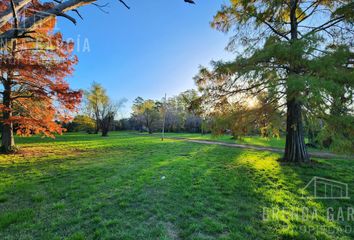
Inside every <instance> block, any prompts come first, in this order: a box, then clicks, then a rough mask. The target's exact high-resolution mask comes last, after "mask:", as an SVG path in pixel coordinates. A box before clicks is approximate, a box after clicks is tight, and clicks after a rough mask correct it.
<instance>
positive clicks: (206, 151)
mask: <svg viewBox="0 0 354 240" xmlns="http://www.w3.org/2000/svg"><path fill="white" fill-rule="evenodd" d="M19 142H21V143H20V145H21V147H23V149H27V150H31V149H34V151H37V150H38V149H41V154H40V155H35V156H34V155H30V154H29V155H21V154H20V155H12V156H4V155H2V156H0V170H1V171H0V178H1V181H0V239H117V238H119V239H277V238H278V239H301V240H302V239H316V238H317V239H351V238H353V233H345V232H343V231H339V230H342V229H344V228H345V227H346V226H347V225H348V222H337V221H333V222H330V221H328V220H327V218H326V217H325V216H326V215H325V209H326V208H328V207H333V208H335V209H337V208H338V207H341V206H343V207H349V206H352V205H353V200H345V201H344V202H341V201H336V200H332V201H329V202H326V201H317V200H307V199H301V195H302V194H301V193H302V192H301V189H302V188H303V187H304V186H305V185H306V183H307V182H308V181H309V180H311V178H312V177H313V176H314V175H317V176H322V177H331V178H333V179H339V180H341V181H343V182H347V183H350V182H354V177H353V174H352V172H353V170H354V169H353V165H352V164H351V162H350V161H349V160H346V161H345V160H335V162H333V161H332V160H318V162H317V163H316V165H315V166H292V165H284V164H281V163H279V162H278V161H277V158H278V157H279V155H277V154H275V153H269V152H259V151H258V152H255V151H250V150H241V149H233V148H227V147H220V146H214V145H202V144H194V143H187V142H183V141H177V140H165V141H163V142H162V141H161V140H160V139H159V138H151V137H150V136H137V135H133V134H130V133H112V134H111V136H110V137H109V138H101V137H99V136H97V135H86V134H68V135H64V136H59V137H57V139H55V140H52V139H40V138H36V137H35V138H21V139H19ZM65 152H66V153H65ZM351 194H352V193H351ZM351 196H352V199H353V197H354V196H353V194H352V195H351ZM304 207H306V208H309V209H314V208H316V209H318V211H319V213H318V215H319V217H318V218H317V219H305V220H303V219H302V218H299V219H297V218H293V217H291V216H292V215H294V214H300V213H301V211H302V210H303V208H304ZM264 208H266V210H273V209H280V210H282V211H281V212H280V213H276V214H275V215H272V214H270V213H269V212H268V211H266V219H264V218H263V217H264V216H263V215H264ZM28 209H31V211H29V210H28ZM289 216H290V217H289ZM321 226H325V227H327V228H328V229H319V227H321ZM349 226H351V227H354V226H353V222H349ZM300 227H304V228H306V229H310V231H304V230H303V229H301V228H300ZM311 229H314V230H311ZM332 229H336V230H338V231H334V232H333V231H331V230H332ZM5 237H6V238H5Z"/></svg>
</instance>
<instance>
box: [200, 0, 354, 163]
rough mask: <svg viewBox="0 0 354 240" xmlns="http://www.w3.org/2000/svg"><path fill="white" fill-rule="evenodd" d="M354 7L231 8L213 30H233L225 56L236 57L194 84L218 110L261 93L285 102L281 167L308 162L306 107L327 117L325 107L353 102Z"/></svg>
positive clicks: (274, 4) (297, 0) (280, 4)
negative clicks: (221, 105)
mask: <svg viewBox="0 0 354 240" xmlns="http://www.w3.org/2000/svg"><path fill="white" fill-rule="evenodd" d="M353 7H354V4H353V2H352V1H328V0H311V1H303V0H282V1H280V0H277V1H265V0H263V1H262V0H258V1H255V0H251V1H245V0H231V1H230V4H229V5H224V6H222V8H221V10H220V11H219V12H218V13H217V14H216V16H215V17H214V20H213V22H212V27H214V28H216V29H218V30H221V31H223V32H229V31H231V30H235V32H236V35H235V36H234V37H232V39H231V41H230V44H229V46H228V48H229V49H231V50H235V51H240V52H241V54H240V55H239V56H238V57H237V58H236V59H235V60H234V61H230V62H222V61H220V62H214V63H213V69H212V70H211V71H210V70H208V69H206V68H202V69H201V70H200V72H199V75H198V76H197V77H196V82H197V84H198V85H199V87H200V88H201V90H202V91H203V92H204V95H205V96H206V97H209V98H210V99H212V100H213V102H214V103H216V104H217V103H218V102H219V103H221V102H222V101H224V99H225V98H228V99H230V98H233V99H234V100H235V99H236V101H239V100H240V99H245V98H244V97H245V96H248V95H253V96H254V95H256V94H258V93H259V92H262V91H267V92H268V94H269V95H270V96H272V97H273V99H274V100H277V101H280V102H283V103H284V106H285V107H286V111H287V121H286V146H285V155H284V160H286V161H289V162H308V161H309V155H308V153H307V150H306V145H305V141H304V127H303V110H304V109H305V107H308V106H309V103H311V104H312V106H315V107H316V108H320V107H321V108H324V109H323V110H324V111H325V112H328V111H329V112H331V110H330V109H329V108H328V104H329V102H332V103H333V101H336V103H338V101H337V100H336V99H338V98H340V96H342V97H343V96H345V98H348V96H351V95H352V91H353V79H354V78H353V73H352V72H353V71H352V63H350V62H351V61H352V59H353V54H352V52H351V51H350V47H349V46H350V44H351V41H352V39H353V32H354V29H353V12H354V11H353ZM334 61H335V62H334ZM324 63H326V64H324ZM236 96H237V97H236ZM246 99H247V98H246ZM345 105H347V103H345ZM332 106H334V105H333V104H332ZM335 109H339V108H338V107H337V106H335ZM316 111H318V109H317V110H316ZM329 114H330V113H329ZM331 116H334V114H331Z"/></svg>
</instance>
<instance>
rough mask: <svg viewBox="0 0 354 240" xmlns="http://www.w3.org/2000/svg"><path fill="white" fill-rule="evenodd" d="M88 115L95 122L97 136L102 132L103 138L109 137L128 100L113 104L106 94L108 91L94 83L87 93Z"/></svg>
mask: <svg viewBox="0 0 354 240" xmlns="http://www.w3.org/2000/svg"><path fill="white" fill-rule="evenodd" d="M85 100H86V101H85V102H86V106H85V109H86V112H87V115H88V116H90V117H91V118H93V119H94V120H95V126H96V127H95V134H97V133H98V132H99V131H100V130H101V131H102V136H103V137H107V136H108V132H109V130H110V128H111V126H112V124H113V121H114V117H115V116H116V114H117V112H118V110H119V109H120V108H121V107H122V106H123V105H124V103H125V102H126V99H122V100H120V101H119V102H118V103H113V101H112V100H111V99H110V98H109V96H108V95H107V93H106V89H104V88H103V87H102V85H101V84H99V83H93V84H92V86H91V88H90V90H89V91H87V92H86V93H85Z"/></svg>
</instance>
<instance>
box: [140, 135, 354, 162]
mask: <svg viewBox="0 0 354 240" xmlns="http://www.w3.org/2000/svg"><path fill="white" fill-rule="evenodd" d="M138 135H142V134H138ZM143 136H149V135H145V134H144V135H143ZM150 136H151V137H157V135H154V134H153V135H150ZM165 139H173V140H181V141H186V142H192V143H200V144H208V145H219V146H225V147H233V148H242V149H251V150H256V151H269V152H275V153H284V150H283V149H280V148H273V147H262V146H256V145H248V144H237V143H225V142H219V141H212V140H196V139H191V138H183V137H165ZM309 154H310V156H311V157H315V158H337V159H353V158H354V157H353V156H345V155H337V154H334V153H328V152H312V151H311V152H309Z"/></svg>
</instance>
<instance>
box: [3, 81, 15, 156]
mask: <svg viewBox="0 0 354 240" xmlns="http://www.w3.org/2000/svg"><path fill="white" fill-rule="evenodd" d="M3 85H4V93H3V104H4V110H3V119H2V121H3V127H2V137H1V150H2V151H3V152H5V153H10V152H13V151H14V150H15V139H14V133H13V123H12V122H9V121H8V120H9V119H10V118H11V117H12V104H11V84H10V83H9V82H8V81H4V83H3Z"/></svg>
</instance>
